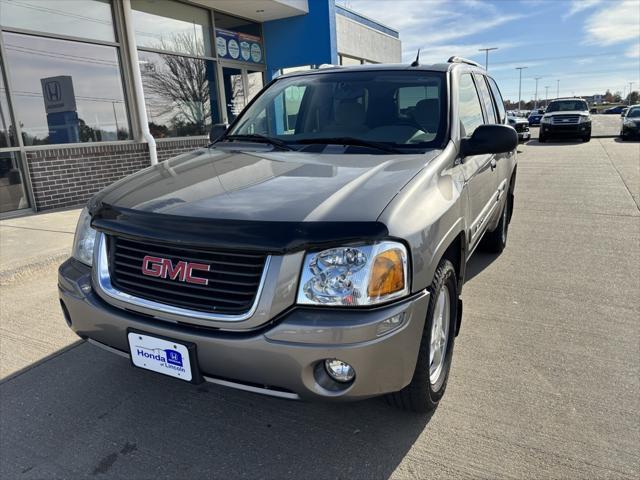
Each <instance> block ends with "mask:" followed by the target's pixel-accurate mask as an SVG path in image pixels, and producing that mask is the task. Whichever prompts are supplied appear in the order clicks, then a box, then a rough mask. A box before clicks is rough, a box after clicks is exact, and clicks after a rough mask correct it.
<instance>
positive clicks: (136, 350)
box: [127, 332, 192, 382]
mask: <svg viewBox="0 0 640 480" xmlns="http://www.w3.org/2000/svg"><path fill="white" fill-rule="evenodd" d="M127 338H128V339H129V350H130V351H131V362H132V363H133V364H134V365H135V366H136V367H140V368H144V369H146V370H151V371H153V372H158V373H162V374H164V375H169V376H170V377H175V378H179V379H181V380H185V381H187V382H190V381H191V380H192V374H191V361H190V359H189V350H188V349H187V347H186V346H185V345H182V344H181V343H178V342H174V341H172V340H165V339H162V338H157V337H152V336H150V335H144V334H142V333H136V332H129V333H128V335H127Z"/></svg>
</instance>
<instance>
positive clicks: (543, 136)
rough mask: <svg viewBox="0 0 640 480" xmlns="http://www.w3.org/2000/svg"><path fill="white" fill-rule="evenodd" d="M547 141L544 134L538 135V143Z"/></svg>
mask: <svg viewBox="0 0 640 480" xmlns="http://www.w3.org/2000/svg"><path fill="white" fill-rule="evenodd" d="M546 141H547V137H546V135H542V133H541V134H540V135H539V136H538V143H544V142H546Z"/></svg>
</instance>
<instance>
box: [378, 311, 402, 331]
mask: <svg viewBox="0 0 640 480" xmlns="http://www.w3.org/2000/svg"><path fill="white" fill-rule="evenodd" d="M403 322H404V312H402V313H399V314H397V315H394V316H393V317H389V318H387V319H385V320H383V321H381V322H380V323H379V324H378V331H377V333H376V334H377V335H378V337H380V336H382V335H386V334H387V333H389V332H392V331H394V330H395V329H396V328H398V327H399V326H400V325H402V323H403Z"/></svg>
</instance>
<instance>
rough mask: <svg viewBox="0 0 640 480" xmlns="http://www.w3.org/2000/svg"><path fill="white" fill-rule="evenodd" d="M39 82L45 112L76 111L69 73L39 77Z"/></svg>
mask: <svg viewBox="0 0 640 480" xmlns="http://www.w3.org/2000/svg"><path fill="white" fill-rule="evenodd" d="M40 84H41V85H42V96H43V98H44V108H45V110H46V112H47V114H49V113H58V112H75V111H76V96H75V93H74V92H73V81H72V80H71V77H70V76H69V75H60V76H58V77H48V78H41V79H40Z"/></svg>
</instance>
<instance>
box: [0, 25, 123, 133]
mask: <svg viewBox="0 0 640 480" xmlns="http://www.w3.org/2000/svg"><path fill="white" fill-rule="evenodd" d="M3 39H4V46H5V51H6V54H7V61H6V64H7V74H8V75H9V76H10V78H11V82H12V85H13V86H14V88H13V91H12V98H13V101H14V105H13V107H14V113H15V115H16V117H17V118H18V119H19V120H20V125H21V129H22V136H23V141H24V144H25V145H43V144H52V143H76V142H103V141H113V140H127V139H129V138H131V134H130V128H129V121H128V114H127V107H126V104H125V97H124V90H123V87H122V78H121V75H120V62H119V58H118V51H117V49H116V48H115V47H109V46H103V45H93V44H88V43H81V42H75V41H68V40H54V39H51V38H42V37H35V36H31V35H22V34H17V33H8V32H4V33H3Z"/></svg>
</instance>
